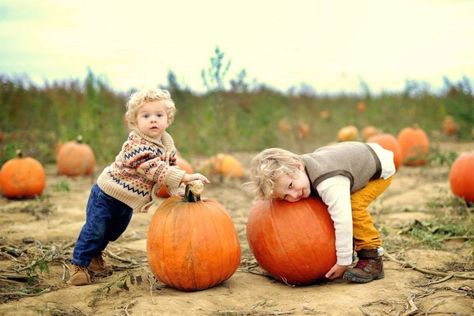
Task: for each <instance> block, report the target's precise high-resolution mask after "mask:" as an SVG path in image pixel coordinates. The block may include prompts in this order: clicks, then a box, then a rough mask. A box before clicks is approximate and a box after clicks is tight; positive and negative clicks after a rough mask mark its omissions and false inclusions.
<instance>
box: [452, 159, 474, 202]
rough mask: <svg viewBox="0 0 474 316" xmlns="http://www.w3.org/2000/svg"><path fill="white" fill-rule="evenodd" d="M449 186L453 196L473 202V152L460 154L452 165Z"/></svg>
mask: <svg viewBox="0 0 474 316" xmlns="http://www.w3.org/2000/svg"><path fill="white" fill-rule="evenodd" d="M449 184H450V186H451V191H452V192H453V194H454V195H456V196H459V197H461V198H463V199H464V200H465V201H466V202H474V152H470V153H463V154H461V155H460V156H459V157H458V158H457V159H456V160H455V161H454V163H453V164H452V166H451V170H450V172H449Z"/></svg>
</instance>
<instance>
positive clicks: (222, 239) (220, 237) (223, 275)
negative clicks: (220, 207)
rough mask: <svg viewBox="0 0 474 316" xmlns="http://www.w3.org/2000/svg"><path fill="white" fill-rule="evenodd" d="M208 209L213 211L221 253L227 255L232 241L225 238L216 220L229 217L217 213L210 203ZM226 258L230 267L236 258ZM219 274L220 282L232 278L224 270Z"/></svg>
mask: <svg viewBox="0 0 474 316" xmlns="http://www.w3.org/2000/svg"><path fill="white" fill-rule="evenodd" d="M211 206H212V207H211ZM206 208H207V209H209V210H211V211H212V216H211V220H212V227H213V228H214V230H215V232H216V235H217V236H218V240H219V248H220V253H225V252H227V249H231V247H230V246H231V245H230V242H231V241H230V240H227V238H225V236H223V232H222V230H221V229H219V226H218V225H217V223H216V218H217V217H222V218H223V217H227V214H225V213H222V212H218V211H216V208H215V205H214V204H212V205H210V204H209V203H208V204H207V205H206ZM226 257H227V262H226V266H230V265H231V264H232V263H233V261H234V258H233V257H232V256H226ZM218 272H219V280H227V279H228V278H229V277H230V275H228V273H225V271H224V270H222V269H221V270H219V271H218ZM231 275H232V274H231Z"/></svg>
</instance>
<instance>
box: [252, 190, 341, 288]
mask: <svg viewBox="0 0 474 316" xmlns="http://www.w3.org/2000/svg"><path fill="white" fill-rule="evenodd" d="M247 240H248V243H249V246H250V250H251V251H252V253H253V255H254V256H255V259H256V260H257V262H258V263H259V264H260V266H261V267H262V268H263V269H264V270H265V271H267V272H268V273H270V274H271V275H272V276H273V277H274V278H275V279H277V280H280V281H282V282H284V283H286V284H296V285H306V284H311V283H314V282H316V281H318V280H320V279H324V276H325V274H326V273H327V272H328V271H329V269H331V267H332V266H333V265H334V264H335V263H336V246H335V234H334V226H333V222H332V220H331V217H330V216H329V213H328V210H327V206H326V205H325V204H324V203H323V202H322V201H321V200H320V199H318V198H316V197H312V196H311V197H309V198H306V199H302V200H299V201H297V202H287V201H284V200H277V199H272V200H259V201H257V202H256V203H255V205H254V206H253V207H252V209H251V210H250V212H249V215H248V220H247Z"/></svg>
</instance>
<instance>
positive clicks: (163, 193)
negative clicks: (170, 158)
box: [156, 156, 194, 198]
mask: <svg viewBox="0 0 474 316" xmlns="http://www.w3.org/2000/svg"><path fill="white" fill-rule="evenodd" d="M176 166H178V167H179V168H180V169H183V170H184V171H186V172H187V173H194V172H193V167H191V164H190V163H189V162H187V161H186V159H184V158H181V157H180V156H176ZM156 195H158V196H159V197H161V198H167V197H169V196H170V194H169V192H168V189H167V188H166V185H163V186H162V187H160V190H159V191H158V193H157V194H156Z"/></svg>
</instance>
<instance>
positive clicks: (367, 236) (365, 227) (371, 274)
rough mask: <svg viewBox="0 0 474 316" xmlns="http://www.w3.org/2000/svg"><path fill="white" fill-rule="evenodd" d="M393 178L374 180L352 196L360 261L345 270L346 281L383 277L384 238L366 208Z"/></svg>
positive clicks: (364, 280)
mask: <svg viewBox="0 0 474 316" xmlns="http://www.w3.org/2000/svg"><path fill="white" fill-rule="evenodd" d="M391 181H392V179H391V178H389V179H387V180H383V179H379V180H375V181H371V182H369V184H368V185H367V186H366V187H365V188H363V189H362V190H360V191H357V192H356V193H354V194H352V195H351V205H352V220H353V227H354V230H353V232H354V242H355V248H356V251H357V257H358V258H359V260H358V261H357V265H356V266H355V267H353V268H350V269H348V270H346V272H344V275H343V279H344V280H347V281H350V282H356V283H366V282H370V281H373V280H378V279H383V277H384V270H383V261H382V257H381V255H380V253H379V251H378V249H377V248H379V247H380V246H381V245H382V240H381V238H380V233H379V232H378V230H377V229H376V228H375V226H374V223H373V222H372V217H371V216H370V214H369V211H368V209H367V208H368V206H369V204H370V203H371V202H372V201H373V200H375V199H376V198H377V197H378V196H379V195H380V194H381V193H382V192H383V191H385V189H386V188H387V187H388V186H389V185H390V183H391Z"/></svg>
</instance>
